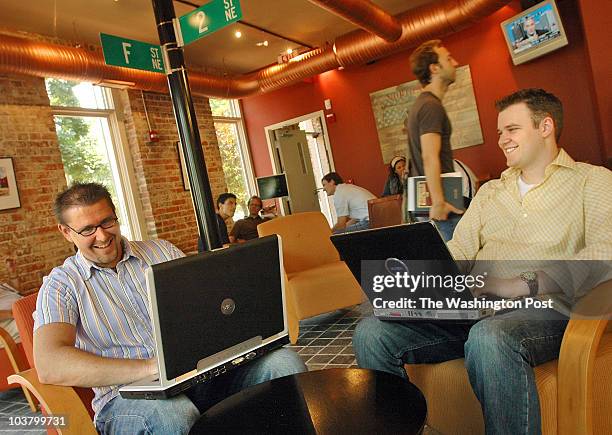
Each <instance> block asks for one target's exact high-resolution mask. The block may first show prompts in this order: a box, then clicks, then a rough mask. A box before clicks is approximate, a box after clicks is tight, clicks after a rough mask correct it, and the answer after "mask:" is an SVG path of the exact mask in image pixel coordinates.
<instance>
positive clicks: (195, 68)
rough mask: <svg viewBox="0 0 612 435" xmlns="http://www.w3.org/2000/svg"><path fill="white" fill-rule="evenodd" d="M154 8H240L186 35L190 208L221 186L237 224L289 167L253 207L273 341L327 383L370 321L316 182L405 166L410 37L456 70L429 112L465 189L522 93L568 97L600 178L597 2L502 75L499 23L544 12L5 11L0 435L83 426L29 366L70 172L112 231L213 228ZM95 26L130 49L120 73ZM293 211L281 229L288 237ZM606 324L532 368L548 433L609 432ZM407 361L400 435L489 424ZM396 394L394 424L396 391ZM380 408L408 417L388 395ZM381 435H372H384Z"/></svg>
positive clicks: (606, 9)
mask: <svg viewBox="0 0 612 435" xmlns="http://www.w3.org/2000/svg"><path fill="white" fill-rule="evenodd" d="M549 1H551V0H549ZM156 3H165V4H169V5H170V6H172V7H173V9H174V12H175V16H176V17H182V16H185V15H187V14H190V13H193V12H194V11H196V10H198V8H200V7H202V6H203V5H205V4H213V3H217V4H219V5H220V6H219V7H221V8H223V4H226V5H227V4H231V5H232V7H234V8H237V9H236V10H238V11H239V15H238V16H236V17H237V18H238V19H234V20H233V21H232V22H231V23H230V24H228V25H225V26H220V27H219V28H218V29H213V31H211V32H209V33H208V34H206V36H204V37H202V38H200V39H198V40H193V41H186V40H185V41H184V42H185V44H184V47H183V48H182V50H183V53H184V63H185V65H186V71H187V77H188V82H189V94H188V95H187V96H186V98H183V99H182V100H181V101H180V102H179V103H178V104H182V105H185V106H184V107H186V105H187V104H192V106H193V109H194V112H193V113H195V117H194V118H193V119H191V118H190V119H189V121H188V122H189V126H194V125H196V126H197V136H198V138H199V142H200V144H201V147H199V148H198V150H197V151H198V152H199V150H200V149H201V152H202V155H203V158H204V162H205V172H206V174H205V175H206V177H205V178H206V185H207V186H209V189H210V192H209V193H208V194H204V201H205V202H206V201H208V204H207V205H206V206H205V207H204V208H206V207H209V208H210V207H216V204H215V205H211V204H212V203H213V202H214V199H216V198H217V197H218V196H219V195H220V194H222V193H224V192H232V193H234V194H235V195H236V197H237V201H236V202H237V207H236V211H235V213H234V215H233V218H231V217H230V218H229V219H228V220H227V222H226V223H227V226H228V230H231V228H232V225H233V223H234V222H235V221H238V220H239V219H242V218H244V217H246V216H248V215H249V207H248V205H247V201H248V200H249V198H251V197H252V196H253V195H258V194H261V192H260V190H259V184H258V179H259V178H262V177H268V176H272V175H277V174H285V177H286V182H287V185H288V191H289V194H288V195H283V197H280V198H271V199H264V201H263V206H264V207H270V208H272V209H274V210H275V215H277V216H278V217H274V218H273V219H272V220H271V222H275V221H276V224H277V225H276V227H274V228H273V226H270V228H269V229H268V228H267V229H266V230H263V229H260V230H259V235H260V236H264V235H266V231H269V233H270V234H273V233H276V234H281V235H282V238H283V245H284V251H283V256H284V262H285V272H286V273H287V277H288V281H287V285H286V291H287V304H288V308H287V310H288V314H287V315H288V319H287V322H288V329H289V339H290V341H291V343H290V344H289V345H288V347H289V348H291V349H293V350H295V351H296V352H297V354H298V355H299V356H300V358H301V359H302V361H303V362H304V363H305V364H306V366H307V367H308V369H309V371H310V372H314V371H324V373H330V374H331V375H328V377H331V378H333V373H336V372H333V370H348V369H357V368H358V364H357V361H356V358H355V352H354V350H353V347H352V343H351V338H352V336H353V332H354V330H355V328H356V326H357V324H358V323H359V321H360V320H361V319H363V318H365V317H368V316H371V315H372V307H371V305H369V302H368V301H367V298H365V296H364V295H363V294H362V292H361V289H360V288H359V285H358V284H357V283H356V282H355V281H354V280H353V277H352V275H350V273H349V272H348V269H346V266H345V265H344V263H343V262H341V261H340V258H339V256H338V253H337V252H336V251H335V248H334V246H333V245H332V244H331V243H330V241H329V236H330V235H331V229H330V228H331V227H332V226H333V225H334V222H335V221H336V219H337V216H336V212H335V208H334V202H333V197H328V196H327V195H326V193H325V191H324V190H323V189H322V183H321V179H322V177H323V176H324V175H325V174H327V173H329V172H337V173H338V174H340V175H341V176H342V177H343V179H344V180H345V182H347V183H352V184H355V185H357V186H361V187H363V188H365V189H367V190H369V191H370V192H372V193H373V194H374V195H375V196H377V197H378V196H382V195H381V194H382V192H383V186H384V185H385V181H386V179H387V176H388V166H389V162H390V161H391V159H392V158H393V156H395V155H406V153H407V139H406V133H407V132H406V130H405V127H404V120H405V118H406V116H407V113H408V112H407V108H408V107H409V106H408V105H409V104H410V103H412V102H413V101H414V99H415V98H416V95H418V93H419V89H420V87H419V85H418V81H415V76H414V74H413V73H412V72H411V68H410V62H409V56H410V53H411V52H412V51H413V50H414V49H415V48H416V47H417V46H418V45H419V44H421V43H422V42H424V41H427V40H430V39H441V40H442V43H443V45H444V46H445V47H446V48H448V50H449V51H450V52H451V53H452V55H453V57H454V58H455V59H456V60H457V62H458V63H459V67H458V69H457V77H458V79H457V83H456V84H455V85H451V87H450V88H449V97H448V98H447V100H445V102H444V103H445V106H446V108H447V111H448V112H449V114H451V113H452V115H450V116H451V121H452V123H453V136H452V139H451V142H452V144H453V157H454V158H455V159H456V160H458V161H460V162H461V163H462V164H463V165H465V167H467V168H469V172H470V174H472V176H473V178H474V180H473V181H474V186H475V188H476V187H478V186H482V185H483V184H484V183H486V182H487V181H489V180H493V179H497V178H499V177H500V174H501V173H502V172H503V171H504V170H505V169H506V157H505V156H504V153H503V152H502V151H500V149H499V145H498V132H497V116H498V112H497V110H496V108H495V101H496V100H498V99H500V98H502V97H504V96H506V95H508V94H510V93H512V92H514V91H516V90H518V89H522V88H542V89H545V90H547V91H548V92H551V93H553V94H554V95H556V96H557V97H559V99H560V100H561V101H562V102H563V103H564V122H565V124H564V127H563V135H562V137H561V140H560V146H561V147H562V148H563V149H564V150H565V151H567V153H568V154H569V155H570V156H571V157H572V158H573V159H574V160H576V161H580V162H587V163H590V164H592V165H598V166H605V167H608V168H611V166H612V122H610V121H611V120H612V86H610V79H611V78H612V57H611V56H610V55H609V46H610V43H611V42H612V39H611V37H610V28H612V21H611V20H612V18H611V17H612V2H609V1H592V0H555V2H553V4H555V5H556V10H557V11H558V17H559V20H560V22H561V23H562V31H563V33H564V37H565V38H566V39H567V44H565V45H563V46H560V47H558V48H556V49H555V50H552V51H550V52H546V53H541V54H539V55H537V56H534V57H533V58H532V59H529V60H527V61H522V62H518V63H517V62H516V59H514V62H513V47H512V45H511V42H510V41H509V39H508V38H509V36H508V34H506V33H505V30H504V27H503V25H502V24H503V23H504V22H506V21H507V20H510V19H512V18H513V17H515V16H517V15H520V14H521V13H522V12H523V11H525V10H528V9H529V8H532V7H534V6H536V5H538V4H539V3H540V2H539V1H537V0H413V1H406V0H373V1H369V0H334V1H331V0H291V1H275V0H242V1H240V2H238V1H237V0H233V1H232V0H224V1H219V0H210V1H208V0H174V1H170V0H163V1H162V0H154V1H153V2H151V1H147V0H89V1H86V2H85V1H82V0H37V1H14V0H0V17H1V18H0V258H1V259H2V261H0V290H3V292H4V293H2V294H0V301H3V302H2V303H3V305H2V306H1V307H0V313H2V321H1V322H2V323H1V324H0V326H2V328H0V337H1V339H0V341H1V342H2V344H3V345H4V346H3V347H4V350H2V349H0V389H2V390H3V391H1V392H0V431H4V430H9V431H10V430H13V429H15V428H14V426H13V424H14V420H10V418H11V417H14V416H23V417H27V416H42V415H68V416H69V418H70V419H71V424H70V426H72V427H70V426H69V427H68V428H65V429H64V430H63V431H61V430H60V431H59V433H96V432H95V429H94V426H93V424H92V416H93V414H92V411H91V408H90V405H89V403H88V402H89V401H91V397H92V395H91V389H89V392H87V391H85V392H83V391H81V390H83V389H77V388H71V387H67V386H54V385H43V384H41V383H39V382H38V379H37V378H36V373H35V371H34V370H35V368H34V358H33V355H32V325H33V324H32V311H33V310H34V305H33V304H34V303H35V299H36V296H33V295H35V294H36V292H37V291H38V290H39V288H40V287H41V285H42V283H43V277H45V276H46V275H48V274H49V273H50V272H51V270H52V269H53V268H54V267H56V266H59V265H61V264H62V263H63V262H64V260H65V259H66V258H67V257H70V256H72V255H74V247H73V246H72V245H71V244H70V243H67V242H66V240H65V239H64V238H63V237H62V236H61V235H60V233H59V232H58V230H57V223H56V221H55V217H54V215H53V203H54V200H55V197H56V196H57V194H58V193H60V192H62V191H63V190H65V189H66V187H67V186H69V185H70V184H71V183H72V182H75V181H86V182H98V183H102V184H104V185H105V186H107V187H108V188H109V190H110V192H111V195H112V198H113V201H114V203H115V204H116V206H117V210H116V213H117V217H118V219H119V224H120V227H121V234H122V235H123V236H124V237H126V238H127V239H129V240H152V239H164V240H167V241H170V242H171V243H172V244H174V245H175V246H176V247H178V248H179V249H180V250H181V251H183V252H184V253H186V254H188V255H191V254H197V252H198V237H199V236H200V234H199V231H202V230H203V227H205V226H206V224H205V223H203V221H205V220H206V219H205V217H204V214H205V213H204V214H203V212H202V209H201V210H199V211H198V200H197V199H196V197H198V195H194V191H198V190H199V189H200V188H201V186H202V183H200V182H199V181H201V173H200V175H199V177H200V178H198V180H199V181H198V180H196V181H197V182H195V183H194V179H193V177H194V173H196V172H198V171H201V172H203V171H204V169H203V168H202V167H199V168H197V169H194V168H193V167H191V166H190V165H194V164H195V163H197V161H196V162H195V163H194V162H193V156H192V154H193V149H191V150H190V149H189V145H186V144H185V143H181V137H183V134H184V131H181V129H187V128H188V127H187V126H186V125H187V124H183V125H182V126H181V121H177V118H176V117H175V113H176V104H177V101H176V98H177V97H176V95H172V96H171V94H170V93H169V91H168V80H167V77H166V74H164V70H163V67H162V68H161V70H160V69H159V68H158V69H157V70H155V69H154V68H153V69H152V68H151V65H153V66H155V64H156V61H159V60H160V58H161V60H162V61H164V62H165V63H166V65H167V64H168V62H169V58H168V57H167V56H166V53H164V52H163V50H162V49H160V48H159V45H160V38H159V36H158V29H157V26H156V22H157V20H156V17H155V13H154V4H156ZM192 15H193V16H197V14H195V15H194V14H192ZM209 27H212V24H209ZM179 30H180V29H179ZM100 34H106V35H113V36H114V37H116V38H115V39H117V40H118V38H124V39H122V41H124V42H123V45H122V44H121V42H119V44H118V45H117V46H116V47H118V48H115V50H116V51H115V56H114V58H115V60H114V61H113V60H112V59H111V58H113V56H112V49H111V48H109V49H108V50H107V47H103V45H104V42H101V36H100ZM183 38H184V36H183ZM111 39H112V38H111ZM128 40H131V41H130V45H129V50H127V49H126V48H125V47H126V45H125V44H126V42H125V41H128ZM137 41H140V42H143V43H147V44H152V45H151V46H150V47H157V49H155V48H151V49H150V50H149V49H148V48H147V49H146V50H145V51H146V52H147V53H149V57H148V58H146V59H145V60H144V61H142V65H144V67H143V66H142V65H141V66H140V69H138V68H139V66H134V65H133V64H130V62H129V61H128V59H132V62H133V63H136V61H135V60H134V59H136V56H135V55H134V57H133V58H130V56H132V53H136V52H137V48H138V45H137V44H138V42H137ZM151 53H153V54H151ZM151 56H152V58H151ZM145 57H146V56H145ZM117 58H118V59H117ZM113 62H115V63H113ZM121 62H124V63H125V62H127V63H128V64H124V65H123V66H121ZM147 62H148V66H147ZM515 63H517V64H515ZM161 64H162V62H157V65H161ZM453 86H455V89H453ZM184 97H185V96H184ZM447 103H448V104H447ZM173 104H174V106H173ZM465 107H469V108H468V109H465ZM464 109H465V110H464ZM185 122H187V121H185ZM185 131H186V130H185ZM198 145H199V144H198ZM196 160H197V159H196ZM3 178H4V179H5V181H6V180H8V181H6V183H7V184H6V186H4V187H7V186H8V189H5V190H3V189H2V188H3V184H2V180H3ZM7 191H8V193H7ZM3 196H4V198H5V199H2V198H3ZM200 198H201V196H200ZM213 198H214V199H213ZM398 204H401V199H400V200H399V203H398ZM300 216H306V217H305V218H304V219H303V220H299V217H300ZM313 216H314V217H313ZM287 218H291V219H294V220H291V221H290V220H287V221H286V222H287V223H286V224H284V225H283V222H285V221H284V219H287ZM296 218H298V219H296ZM213 219H214V218H213ZM370 219H372V216H370ZM397 219H398V221H397V222H394V224H399V223H401V222H402V220H401V219H402V217H401V216H399V215H398V218H397ZM275 228H276V229H275ZM96 230H97V229H96ZM319 230H320V231H319ZM283 231H285V232H287V233H288V234H287V235H286V236H285V234H283ZM317 231H318V232H317ZM296 234H298V236H296ZM294 236H295V237H294ZM292 237H293V238H292ZM332 267H338V268H344V269H342V273H344V274H348V275H347V276H348V278H343V279H349V280H352V282H351V286H352V287H354V288H353V289H352V290H351V291H348V290H346V291H345V292H344V293H342V292H341V291H340V292H337V293H335V294H333V295H330V294H329V287H330V280H334V279H340V278H337V277H338V276H339V275H338V274H339V273H340V272H338V271H336V270H335V269H334V270H333V271H332V269H331V268H332ZM317 268H318V269H319V270H318V271H317ZM338 270H340V269H338ZM228 273H230V268H229V267H228ZM298 277H299V278H298ZM294 278H295V279H294ZM292 280H294V283H291V281H292ZM298 281H299V282H298ZM331 286H332V287H333V286H337V287H341V284H339V283H338V282H337V283H335V284H334V285H331ZM15 301H17V302H18V303H17V304H16V305H17V308H15V307H13V308H12V309H11V307H12V304H13V302H15ZM19 304H21V305H19ZM572 325H573V327H572ZM608 330H609V328H608V327H607V322H604V321H602V322H599V323H597V325H596V326H593V327H592V328H591V327H586V326H583V324H581V323H580V324H578V323H576V324H572V323H571V321H570V326H568V329H567V330H566V332H565V336H564V339H563V344H562V347H561V354H560V357H559V359H556V360H553V361H550V362H548V363H545V364H543V365H540V366H537V367H535V369H534V373H535V378H536V384H537V394H538V395H539V400H540V409H541V416H542V417H541V418H542V433H546V434H556V433H560V434H561V433H567V434H578V433H580V434H603V433H612V417H611V415H612V412H611V411H612V409H611V408H610V407H611V406H612V399H610V397H612V394H610V385H611V381H612V378H611V377H610V376H612V375H610V373H611V372H610V370H609V364H610V363H612V334H611V333H610V332H609V331H608ZM425 366H427V367H425ZM606 366H607V367H608V368H607V369H606ZM407 370H408V372H409V378H410V381H411V382H412V384H414V385H415V386H416V387H418V389H420V390H421V391H422V396H423V397H424V400H426V409H427V410H426V416H425V412H423V415H422V416H421V420H422V421H421V423H420V424H419V423H418V422H417V423H414V422H412V423H411V422H407V423H406V424H407V425H410V424H414V425H415V428H411V429H406V430H407V431H406V433H419V432H420V431H424V433H431V434H438V433H439V434H478V433H485V429H484V427H485V426H484V425H485V422H484V420H483V414H482V411H481V407H480V404H479V402H478V400H477V399H476V397H475V396H474V393H473V392H472V389H471V387H470V381H469V379H468V375H467V372H466V370H465V368H464V365H463V359H457V360H452V361H447V362H444V363H439V364H429V365H422V366H420V365H417V366H416V367H412V368H409V369H407ZM328 371H329V372H328ZM337 373H342V372H337ZM346 373H348V372H346ZM15 374H17V375H15ZM10 375H13V378H12V381H13V383H9V381H7V377H8V376H10ZM337 379H344V380H345V381H346V382H349V383H350V382H351V379H352V378H350V376H349V377H347V375H346V374H338V375H337ZM329 382H332V381H329ZM336 382H338V381H337V380H336ZM355 382H356V381H355ZM379 382H381V383H382V381H379ZM397 382H407V381H405V380H403V379H399V378H398V379H397ZM407 383H408V382H407ZM408 384H410V383H408ZM45 387H52V388H45ZM39 388H40V390H39ZM338 388H339V390H338V391H343V392H344V391H345V390H342V388H347V387H346V385H344V384H343V385H339V386H338ZM363 388H365V387H363ZM324 390H325V389H324ZM325 391H328V390H325ZM347 391H348V393H347V394H350V390H347ZM355 391H361V390H360V389H358V388H356V389H355ZM46 394H48V396H46ZM305 394H306V393H305ZM309 394H310V393H309ZM313 394H314V393H313ZM343 394H344V393H343ZM355 394H357V393H355ZM377 394H378V393H377ZM397 394H400V393H397ZM402 394H403V393H402ZM419 394H420V393H419ZM500 394H503V389H500ZM399 397H401V398H402V400H405V401H406V402H407V403H404V404H403V405H405V408H406V410H405V412H406V413H409V411H408V410H409V409H412V407H411V404H410V399H404V398H403V396H401V395H400V396H399ZM306 400H307V401H309V400H310V399H309V396H308V394H306ZM342 400H343V398H342V397H340V396H339V397H338V398H337V399H336V401H338V402H340V401H342ZM398 400H399V399H398ZM349 402H350V401H349ZM383 402H384V401H383ZM385 403H386V402H385ZM400 405H401V404H400ZM333 406H340V405H338V404H337V403H336V404H335V405H333ZM355 409H357V408H355ZM393 409H394V410H395V411H394V412H396V413H399V414H400V415H401V414H402V413H404V409H403V408H402V407H401V406H399V407H398V404H397V403H396V404H395V405H394V406H393ZM311 411H312V410H311ZM323 414H325V413H321V415H323ZM392 414H393V412H391V411H389V414H385V415H389V417H388V418H389V419H390V420H389V421H391V420H393V418H395V417H394V416H393V415H392ZM367 415H369V414H366V416H367ZM321 418H323V417H321ZM372 418H373V419H374V418H375V417H372ZM376 418H379V417H376ZM411 418H415V419H417V420H418V418H417V417H414V416H412V417H411ZM315 420H316V418H315V417H313V423H312V424H314V426H315V427H318V426H317V425H318V424H320V422H319V421H315ZM377 424H378V423H377ZM381 424H383V423H381ZM363 427H368V426H363ZM384 427H385V426H382V429H380V431H378V432H380V433H387V432H388V433H391V431H392V430H391V429H389V430H387V431H385V429H384ZM389 427H390V428H397V426H389ZM394 430H395V429H394ZM44 431H45V428H42V427H40V433H44ZM336 433H341V432H336ZM393 433H395V432H393ZM398 433H399V432H398Z"/></svg>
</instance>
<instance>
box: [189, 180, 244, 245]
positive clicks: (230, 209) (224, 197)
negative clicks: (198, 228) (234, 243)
mask: <svg viewBox="0 0 612 435" xmlns="http://www.w3.org/2000/svg"><path fill="white" fill-rule="evenodd" d="M234 213H236V195H234V194H233V193H229V192H225V193H222V194H221V195H219V197H218V198H217V212H216V214H215V217H216V219H217V231H218V232H219V240H220V242H221V244H222V245H223V246H227V245H229V243H230V239H229V235H228V234H227V224H226V223H225V221H226V220H228V219H231V218H232V217H234ZM204 251H205V249H204V243H203V242H202V237H201V236H200V237H198V252H204Z"/></svg>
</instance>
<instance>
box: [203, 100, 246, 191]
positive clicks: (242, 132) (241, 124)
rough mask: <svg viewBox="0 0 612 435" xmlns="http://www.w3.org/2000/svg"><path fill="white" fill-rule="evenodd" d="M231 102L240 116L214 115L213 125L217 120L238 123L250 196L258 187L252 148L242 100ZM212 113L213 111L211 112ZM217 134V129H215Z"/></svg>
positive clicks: (239, 141)
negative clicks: (245, 124) (245, 125)
mask: <svg viewBox="0 0 612 435" xmlns="http://www.w3.org/2000/svg"><path fill="white" fill-rule="evenodd" d="M229 101H230V104H231V105H232V106H233V109H234V112H236V113H238V116H236V117H234V116H215V115H212V119H213V125H214V123H215V122H227V123H233V124H235V125H236V131H237V132H238V145H239V147H240V156H241V158H242V165H243V166H244V170H245V172H246V174H245V175H246V178H247V180H246V182H247V186H246V188H247V193H248V195H249V196H252V195H256V194H257V187H256V185H255V171H254V170H253V160H252V158H251V149H250V146H249V142H248V139H247V136H246V133H245V131H246V130H245V128H244V120H243V118H242V107H241V102H240V100H235V99H230V100H229ZM211 113H212V112H211ZM215 135H216V131H215Z"/></svg>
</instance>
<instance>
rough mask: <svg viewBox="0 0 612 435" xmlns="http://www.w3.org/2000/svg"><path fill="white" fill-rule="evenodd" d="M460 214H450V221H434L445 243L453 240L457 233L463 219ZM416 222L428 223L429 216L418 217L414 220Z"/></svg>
mask: <svg viewBox="0 0 612 435" xmlns="http://www.w3.org/2000/svg"><path fill="white" fill-rule="evenodd" d="M461 216H462V215H460V214H455V213H450V214H449V215H448V219H446V220H445V221H434V223H435V224H436V227H437V228H438V231H440V234H442V239H443V240H444V241H445V242H448V241H449V240H450V239H452V238H453V232H455V227H456V226H457V224H458V223H459V219H461ZM414 220H415V221H416V222H427V221H429V220H430V219H429V216H417V217H415V218H414Z"/></svg>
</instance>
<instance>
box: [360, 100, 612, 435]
mask: <svg viewBox="0 0 612 435" xmlns="http://www.w3.org/2000/svg"><path fill="white" fill-rule="evenodd" d="M496 106H497V109H498V111H499V116H498V127H497V130H498V134H499V141H498V144H499V147H500V148H501V150H502V152H503V153H504V155H505V157H506V162H507V165H508V167H509V168H508V169H507V170H506V171H504V172H503V173H502V174H501V177H500V179H498V180H493V181H491V182H489V183H486V184H485V185H484V186H483V187H482V188H481V189H480V190H479V191H478V193H477V195H476V197H475V198H474V200H473V201H472V203H471V205H470V207H469V209H468V210H467V211H466V213H465V215H464V217H463V219H461V221H460V222H459V224H458V225H457V228H456V229H455V232H454V236H453V239H452V240H451V241H450V242H449V243H448V248H449V249H450V251H451V253H452V254H453V257H454V258H455V259H456V260H464V261H467V262H470V263H471V264H475V265H476V267H478V263H476V261H479V262H480V261H481V260H487V261H488V260H495V266H496V274H495V275H496V277H495V278H493V277H490V278H489V279H487V283H486V286H485V287H484V288H482V289H478V290H476V291H474V296H479V295H481V294H482V293H487V294H489V295H495V296H499V297H502V298H519V297H524V296H530V297H538V296H540V297H542V296H541V295H547V297H548V295H550V296H551V297H552V298H553V299H554V300H555V307H557V308H558V309H557V310H554V309H550V308H549V309H536V308H521V309H518V310H515V311H509V312H505V313H503V314H497V315H495V316H493V317H489V318H486V319H484V320H481V321H479V322H477V323H474V322H471V323H467V322H466V323H464V324H461V323H436V322H431V323H428V322H413V323H410V322H383V321H380V320H378V319H376V318H375V317H370V318H367V319H364V320H363V321H362V322H361V323H360V324H359V326H358V327H357V329H356V331H355V335H354V337H353V346H354V349H355V354H356V356H357V362H358V364H359V366H361V367H365V368H372V369H376V370H383V371H387V372H390V373H393V374H396V375H398V376H401V377H404V378H407V375H406V372H405V371H404V368H403V365H404V364H405V363H407V364H424V363H439V362H443V361H448V360H451V359H456V358H463V357H465V365H466V368H467V371H468V374H469V378H470V383H471V385H472V389H473V390H474V393H475V394H476V397H477V398H478V400H479V401H480V404H481V406H482V410H483V415H484V419H485V427H486V432H487V434H510V433H511V434H538V433H541V418H540V405H539V401H538V393H537V389H536V384H535V378H534V373H533V367H534V366H537V365H539V364H542V363H545V362H547V361H550V360H553V359H556V358H558V356H559V349H560V346H561V340H562V338H563V333H564V331H565V328H566V326H567V321H568V317H567V315H565V314H562V313H561V312H563V311H565V310H563V309H561V308H562V307H563V303H565V304H566V307H571V305H572V304H573V303H574V302H575V300H576V299H578V298H579V297H581V296H583V295H584V294H585V293H586V292H588V289H589V287H588V286H587V287H585V286H586V284H587V281H588V280H589V276H588V271H587V273H579V272H580V267H574V265H576V264H580V263H582V264H587V263H585V262H578V261H574V260H603V261H602V262H601V263H602V264H604V267H608V265H607V262H608V261H610V260H612V172H610V171H609V170H607V169H605V168H603V167H598V166H593V165H589V164H586V163H578V162H575V161H574V160H573V159H572V158H571V157H570V156H569V155H568V154H567V153H566V152H565V151H564V150H563V149H560V148H559V146H558V141H559V137H560V135H561V130H562V128H563V108H562V105H561V102H560V101H559V99H558V98H557V97H555V96H554V95H552V94H550V93H548V92H546V91H544V90H542V89H525V90H521V91H518V92H516V93H514V94H512V95H509V96H507V97H505V98H503V99H501V100H500V101H498V102H497V103H496ZM500 260H501V261H500ZM551 260H558V261H557V262H556V263H555V264H553V265H551V264H550V263H551ZM565 260H567V261H565ZM561 264H565V265H569V266H561ZM525 265H529V266H530V267H529V268H525ZM608 268H609V267H608ZM568 270H569V271H570V273H568ZM574 270H575V271H577V272H576V273H573V271H574ZM605 271H606V272H607V273H608V276H609V270H607V269H606V270H605ZM608 279H609V278H608ZM566 314H567V313H566Z"/></svg>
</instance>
